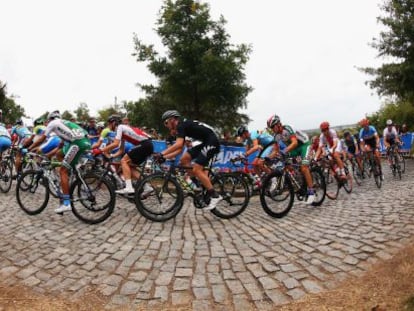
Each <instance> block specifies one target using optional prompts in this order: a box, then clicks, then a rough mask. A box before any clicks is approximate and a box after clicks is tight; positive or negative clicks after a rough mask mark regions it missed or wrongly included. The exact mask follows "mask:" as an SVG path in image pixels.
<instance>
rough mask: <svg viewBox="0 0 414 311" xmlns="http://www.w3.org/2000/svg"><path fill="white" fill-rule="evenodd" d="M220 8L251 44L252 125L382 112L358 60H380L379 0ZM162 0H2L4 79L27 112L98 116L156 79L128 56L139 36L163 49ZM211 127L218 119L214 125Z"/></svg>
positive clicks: (239, 39)
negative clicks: (80, 111) (81, 110)
mask: <svg viewBox="0 0 414 311" xmlns="http://www.w3.org/2000/svg"><path fill="white" fill-rule="evenodd" d="M207 2H208V3H209V4H210V10H211V15H212V18H213V19H215V20H217V19H218V17H219V15H223V16H224V18H225V19H226V20H227V22H228V23H227V27H226V29H227V32H228V34H230V36H231V43H233V44H240V43H246V44H251V45H252V50H253V51H252V53H251V55H250V61H249V62H248V64H247V66H246V77H247V83H248V85H250V86H252V87H253V89H254V90H253V91H252V92H251V93H250V95H249V97H248V102H249V104H248V109H247V113H248V114H249V116H250V118H251V119H252V120H253V121H252V122H251V123H250V124H249V128H250V129H262V128H264V127H265V125H266V120H267V118H268V117H269V116H270V115H271V114H273V113H277V114H278V115H279V116H280V117H281V119H282V122H283V123H285V124H290V125H292V126H294V127H296V128H300V129H309V128H315V127H318V126H319V123H320V122H321V121H324V120H328V121H330V123H331V124H333V125H341V124H349V123H356V122H357V121H358V120H360V119H361V118H362V117H363V116H364V115H365V114H366V113H372V112H374V111H376V110H378V109H379V107H380V103H381V102H380V99H379V98H378V97H377V96H376V94H375V93H374V92H373V91H372V90H371V89H370V88H369V87H368V86H367V85H365V84H364V82H365V81H366V80H368V79H369V77H368V76H366V75H364V74H363V73H361V72H359V71H358V70H357V67H367V66H368V67H369V66H374V67H377V66H379V65H380V64H381V60H380V59H377V58H376V55H377V51H376V50H375V49H373V48H371V47H370V46H369V43H371V42H372V39H373V38H374V37H376V38H378V36H379V32H380V30H381V25H380V24H378V23H377V20H376V18H377V17H378V16H380V15H381V14H382V12H381V10H380V8H379V5H380V3H382V1H380V0H363V1H362V0H347V1H339V0H313V1H309V0H299V1H279V0H257V1H251V0H249V1H247V0H209V1H207ZM162 3H163V1H162V0H146V1H143V0H122V1H109V0H99V1H98V0H71V1H56V0H37V1H33V0H1V10H2V16H1V18H0V29H1V30H2V31H1V39H0V40H1V45H0V80H1V81H2V82H5V83H7V86H8V95H9V96H10V95H12V94H15V95H17V96H18V97H16V102H17V103H18V104H20V105H21V106H23V107H24V109H25V111H26V113H27V114H28V115H30V116H32V117H37V116H39V115H40V114H42V113H43V112H45V111H46V110H49V111H51V110H52V109H56V108H57V109H60V110H61V111H64V110H70V111H73V110H74V109H76V108H77V107H78V105H79V103H81V102H84V103H87V104H88V107H89V108H90V110H91V112H92V113H96V111H97V110H99V109H102V108H105V107H108V106H109V105H111V104H113V103H114V100H115V97H117V99H118V102H121V101H123V100H128V101H129V100H134V101H135V100H137V99H138V98H140V97H143V94H142V93H141V92H140V90H139V89H138V88H137V87H136V83H154V82H155V81H156V80H155V77H154V76H152V75H151V74H150V73H149V71H148V70H147V67H146V64H144V63H138V62H136V60H135V59H134V57H132V56H131V54H132V53H133V52H134V50H133V33H137V35H138V37H139V38H140V39H141V40H142V41H143V42H144V43H152V44H155V47H156V49H157V50H159V51H162V50H163V47H162V45H161V42H160V38H159V37H158V36H157V34H156V32H155V31H154V28H155V23H156V19H157V15H158V12H159V10H160V8H161V4H162ZM213 125H214V124H213Z"/></svg>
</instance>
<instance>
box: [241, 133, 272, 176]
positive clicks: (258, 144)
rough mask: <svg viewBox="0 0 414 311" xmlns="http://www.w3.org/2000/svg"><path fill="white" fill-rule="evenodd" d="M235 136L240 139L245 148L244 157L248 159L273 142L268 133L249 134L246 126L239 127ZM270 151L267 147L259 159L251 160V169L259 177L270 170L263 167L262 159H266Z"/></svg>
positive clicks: (270, 147)
mask: <svg viewBox="0 0 414 311" xmlns="http://www.w3.org/2000/svg"><path fill="white" fill-rule="evenodd" d="M237 136H239V137H240V139H241V142H242V143H244V145H245V146H246V152H245V153H244V157H246V158H247V157H248V156H250V155H251V154H253V153H254V152H256V151H259V150H263V148H265V147H266V146H269V144H270V143H271V142H273V137H272V135H270V134H268V133H259V131H252V132H249V130H248V128H247V126H245V125H241V126H240V127H239V128H238V129H237ZM271 151H272V146H269V147H268V148H267V149H266V150H265V151H263V153H262V155H261V157H260V158H258V157H256V158H255V159H254V160H253V163H252V165H253V168H254V171H255V173H256V174H257V175H259V176H260V174H261V173H262V172H265V173H270V168H268V167H265V166H264V158H265V157H268V156H269V154H270V153H271Z"/></svg>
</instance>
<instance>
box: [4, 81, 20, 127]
mask: <svg viewBox="0 0 414 311" xmlns="http://www.w3.org/2000/svg"><path fill="white" fill-rule="evenodd" d="M0 110H1V114H0V116H1V118H0V121H1V122H4V123H6V124H9V123H11V124H13V123H14V122H15V121H16V120H17V119H19V118H21V117H22V116H24V108H23V107H21V106H20V105H18V104H16V102H15V101H14V97H13V96H10V97H8V96H7V85H6V84H5V83H3V82H1V81H0Z"/></svg>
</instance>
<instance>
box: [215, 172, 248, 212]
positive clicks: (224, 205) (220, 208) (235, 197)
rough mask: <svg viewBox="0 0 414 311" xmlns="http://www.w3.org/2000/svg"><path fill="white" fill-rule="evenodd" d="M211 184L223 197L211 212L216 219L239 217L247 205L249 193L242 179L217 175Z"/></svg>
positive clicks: (237, 176)
mask: <svg viewBox="0 0 414 311" xmlns="http://www.w3.org/2000/svg"><path fill="white" fill-rule="evenodd" d="M212 184H213V187H214V189H215V190H216V192H217V193H218V194H219V195H221V196H222V197H223V200H221V201H220V202H219V203H218V204H217V206H216V208H215V209H213V210H212V211H211V212H212V213H213V214H214V215H216V216H217V217H220V218H224V219H230V218H233V217H236V216H238V215H240V214H241V213H242V212H243V211H244V210H245V209H246V207H247V205H248V204H249V200H250V191H249V186H248V184H247V182H246V181H245V179H244V178H242V177H241V176H239V175H237V174H232V173H218V174H217V175H215V176H214V178H213V180H212Z"/></svg>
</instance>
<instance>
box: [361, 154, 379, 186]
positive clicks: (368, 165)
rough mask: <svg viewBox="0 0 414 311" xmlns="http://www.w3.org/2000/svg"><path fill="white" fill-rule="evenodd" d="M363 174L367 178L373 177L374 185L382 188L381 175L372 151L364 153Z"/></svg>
mask: <svg viewBox="0 0 414 311" xmlns="http://www.w3.org/2000/svg"><path fill="white" fill-rule="evenodd" d="M363 163H364V172H365V173H366V174H367V176H368V177H371V176H372V175H373V176H374V180H375V184H376V185H377V187H378V188H381V186H382V173H381V169H380V166H379V164H378V163H377V160H376V159H375V157H374V152H373V151H372V150H370V151H366V152H365V159H364V162H363Z"/></svg>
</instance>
